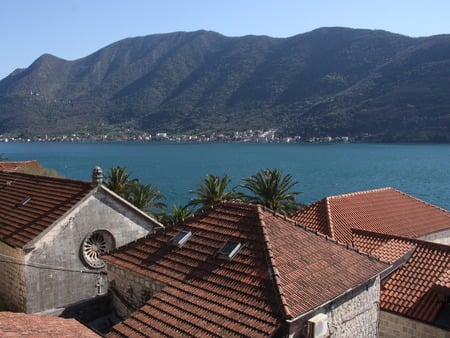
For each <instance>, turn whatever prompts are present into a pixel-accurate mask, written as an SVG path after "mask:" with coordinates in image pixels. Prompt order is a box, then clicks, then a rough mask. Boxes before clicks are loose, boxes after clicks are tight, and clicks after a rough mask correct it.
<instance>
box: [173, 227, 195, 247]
mask: <svg viewBox="0 0 450 338" xmlns="http://www.w3.org/2000/svg"><path fill="white" fill-rule="evenodd" d="M191 237H192V232H190V231H180V232H179V233H177V234H176V235H175V236H173V237H172V238H171V239H170V240H169V243H170V244H172V245H175V246H177V247H179V248H181V247H182V246H183V245H184V244H185V243H186V242H187V241H188V240H189V239H190V238H191Z"/></svg>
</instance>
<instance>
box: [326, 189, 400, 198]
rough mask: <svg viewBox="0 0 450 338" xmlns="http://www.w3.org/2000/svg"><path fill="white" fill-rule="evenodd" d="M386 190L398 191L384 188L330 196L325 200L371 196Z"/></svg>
mask: <svg viewBox="0 0 450 338" xmlns="http://www.w3.org/2000/svg"><path fill="white" fill-rule="evenodd" d="M386 190H395V191H397V190H396V189H394V188H392V187H384V188H377V189H369V190H361V191H355V192H349V193H345V194H340V195H333V196H328V197H325V198H326V199H338V198H343V197H351V196H358V195H366V194H371V193H375V192H380V191H386Z"/></svg>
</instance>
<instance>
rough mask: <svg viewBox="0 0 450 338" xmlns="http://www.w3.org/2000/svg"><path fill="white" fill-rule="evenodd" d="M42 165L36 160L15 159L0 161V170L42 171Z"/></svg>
mask: <svg viewBox="0 0 450 338" xmlns="http://www.w3.org/2000/svg"><path fill="white" fill-rule="evenodd" d="M42 169H43V168H42V165H41V164H40V163H39V162H38V161H36V160H31V161H15V162H10V161H8V162H2V161H0V171H3V170H5V171H16V172H24V171H26V172H30V171H32V172H34V173H40V172H41V171H42Z"/></svg>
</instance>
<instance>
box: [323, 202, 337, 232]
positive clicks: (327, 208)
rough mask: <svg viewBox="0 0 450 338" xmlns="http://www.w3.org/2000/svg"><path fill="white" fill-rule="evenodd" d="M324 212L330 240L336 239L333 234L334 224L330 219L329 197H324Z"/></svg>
mask: <svg viewBox="0 0 450 338" xmlns="http://www.w3.org/2000/svg"><path fill="white" fill-rule="evenodd" d="M325 208H326V210H325V212H326V213H327V216H328V217H327V224H328V229H330V237H332V238H336V236H335V233H334V223H333V219H332V214H331V207H330V198H329V197H325Z"/></svg>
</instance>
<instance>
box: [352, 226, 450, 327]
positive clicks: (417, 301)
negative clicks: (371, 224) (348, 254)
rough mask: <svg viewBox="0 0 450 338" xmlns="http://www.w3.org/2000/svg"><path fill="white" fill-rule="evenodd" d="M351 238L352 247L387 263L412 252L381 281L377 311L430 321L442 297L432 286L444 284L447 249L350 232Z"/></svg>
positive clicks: (449, 255)
mask: <svg viewBox="0 0 450 338" xmlns="http://www.w3.org/2000/svg"><path fill="white" fill-rule="evenodd" d="M354 237H355V245H356V246H358V247H359V248H361V249H364V250H365V251H368V252H369V253H370V254H372V255H374V256H375V257H378V258H380V259H383V260H386V261H387V262H393V261H395V260H396V259H401V258H402V253H403V254H406V253H407V252H410V250H411V249H414V252H412V254H411V256H410V257H409V258H407V260H406V262H405V263H404V264H403V265H401V266H400V267H399V268H398V269H397V270H396V271H395V272H394V273H393V274H392V275H391V276H389V278H388V279H387V281H386V282H385V284H384V286H383V288H382V290H381V308H382V309H383V310H387V311H393V312H396V313H399V314H401V315H404V316H408V317H411V318H414V319H419V320H423V321H427V322H433V320H434V319H435V318H436V315H437V314H438V312H439V311H440V309H441V308H442V306H443V304H444V301H443V299H444V298H443V297H439V296H438V293H437V292H436V291H439V290H435V288H434V287H435V286H436V285H437V286H444V288H446V285H448V284H446V283H448V280H449V279H448V276H449V269H450V246H447V245H442V244H436V243H432V242H426V241H421V240H417V239H409V238H404V237H403V238H402V237H398V236H393V235H386V234H378V233H370V232H366V231H358V230H355V231H354ZM375 242H377V243H378V245H376V246H375V245H374V244H373V243H375ZM366 243H367V244H366ZM368 249H369V250H368Z"/></svg>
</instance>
